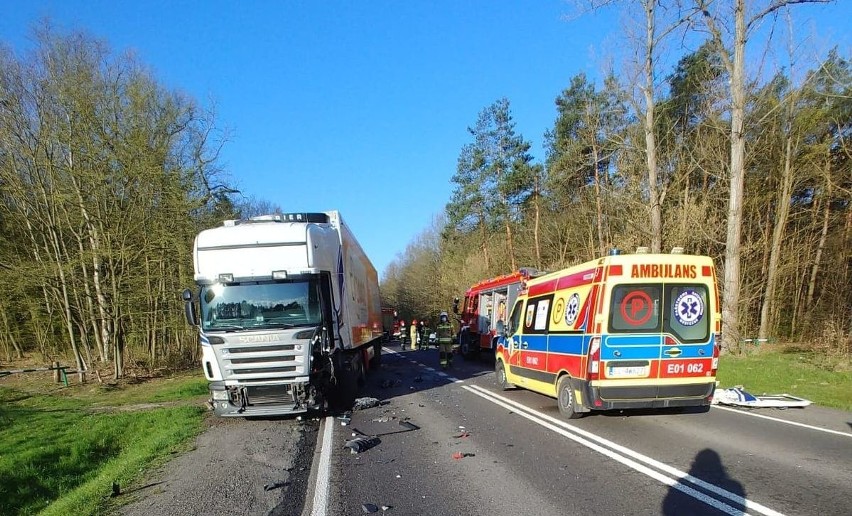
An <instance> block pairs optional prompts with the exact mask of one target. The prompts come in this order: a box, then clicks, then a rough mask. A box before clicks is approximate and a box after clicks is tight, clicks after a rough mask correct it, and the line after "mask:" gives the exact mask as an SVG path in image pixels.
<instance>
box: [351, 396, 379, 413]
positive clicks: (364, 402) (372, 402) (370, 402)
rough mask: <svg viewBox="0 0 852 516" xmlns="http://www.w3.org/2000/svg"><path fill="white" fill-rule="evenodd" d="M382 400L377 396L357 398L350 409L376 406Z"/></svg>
mask: <svg viewBox="0 0 852 516" xmlns="http://www.w3.org/2000/svg"><path fill="white" fill-rule="evenodd" d="M381 404H382V402H381V401H379V399H378V398H369V397H368V398H358V399H356V400H355V404H353V405H352V410H364V409H368V408H373V407H378V406H379V405H381Z"/></svg>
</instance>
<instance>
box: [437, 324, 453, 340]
mask: <svg viewBox="0 0 852 516" xmlns="http://www.w3.org/2000/svg"><path fill="white" fill-rule="evenodd" d="M436 333H437V334H438V344H452V343H453V325H452V324H450V323H440V324H438V329H437V330H436Z"/></svg>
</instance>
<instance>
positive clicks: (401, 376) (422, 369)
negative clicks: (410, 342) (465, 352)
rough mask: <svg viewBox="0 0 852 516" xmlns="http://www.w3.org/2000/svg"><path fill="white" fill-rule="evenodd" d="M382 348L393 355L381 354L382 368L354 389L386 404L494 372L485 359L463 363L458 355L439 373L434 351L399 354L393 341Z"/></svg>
mask: <svg viewBox="0 0 852 516" xmlns="http://www.w3.org/2000/svg"><path fill="white" fill-rule="evenodd" d="M385 348H387V349H390V350H392V351H393V352H388V351H383V352H382V365H381V366H380V367H379V368H377V369H371V370H370V371H368V373H367V377H366V380H365V382H364V385H362V386H361V387H360V388H359V389H358V396H372V397H376V398H378V399H379V400H381V401H383V402H386V401H388V400H390V399H392V398H396V397H399V396H404V395H406V394H411V393H414V392H421V391H427V390H431V389H435V388H438V387H441V386H444V385H448V384H451V383H453V382H455V381H456V380H468V379H471V378H475V377H478V376H482V375H486V374H489V373H491V372H492V371H493V370H494V365H493V362H489V361H488V360H487V359H485V358H482V359H481V360H470V361H465V360H463V359H462V357H461V356H460V355H455V356H454V357H453V365H452V367H450V368H448V369H445V370H444V369H441V366H440V364H439V357H438V349H437V348H434V347H431V348H429V349H424V350H418V351H412V350H405V351H401V350H400V349H399V343H398V342H396V341H394V342H391V343H390V344H385ZM427 368H431V370H430V369H427Z"/></svg>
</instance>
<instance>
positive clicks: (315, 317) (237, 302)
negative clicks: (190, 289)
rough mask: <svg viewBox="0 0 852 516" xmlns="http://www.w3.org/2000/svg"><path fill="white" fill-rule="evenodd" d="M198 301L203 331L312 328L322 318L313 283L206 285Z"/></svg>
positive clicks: (273, 282)
mask: <svg viewBox="0 0 852 516" xmlns="http://www.w3.org/2000/svg"><path fill="white" fill-rule="evenodd" d="M200 298H201V314H202V322H201V326H202V328H203V329H205V330H212V331H216V330H221V331H231V330H242V329H252V330H257V329H272V328H293V327H296V326H316V325H318V324H319V323H320V320H321V318H322V311H321V307H320V296H319V280H317V279H311V280H305V281H257V282H249V283H234V284H225V285H223V284H215V285H207V286H204V287H202V289H201V295H200Z"/></svg>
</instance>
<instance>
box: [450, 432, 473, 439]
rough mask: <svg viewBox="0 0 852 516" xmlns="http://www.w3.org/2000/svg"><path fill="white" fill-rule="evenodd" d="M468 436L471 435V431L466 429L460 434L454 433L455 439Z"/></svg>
mask: <svg viewBox="0 0 852 516" xmlns="http://www.w3.org/2000/svg"><path fill="white" fill-rule="evenodd" d="M467 437H470V433H468V432H467V431H464V432H462V433H460V434H459V435H454V436H453V439H465V438H467Z"/></svg>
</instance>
